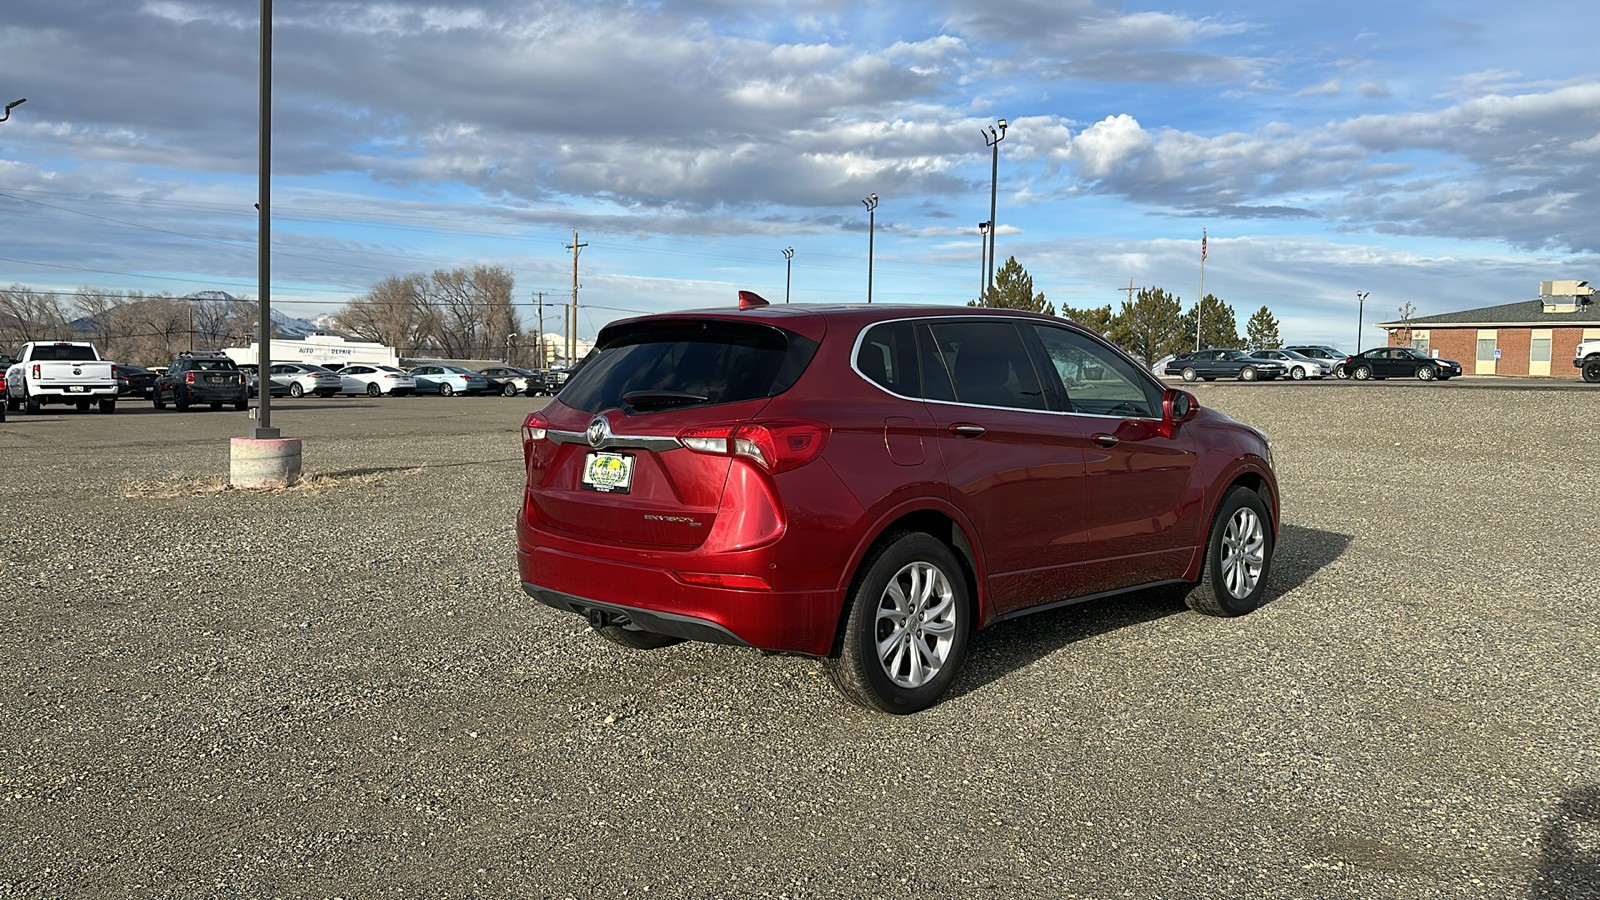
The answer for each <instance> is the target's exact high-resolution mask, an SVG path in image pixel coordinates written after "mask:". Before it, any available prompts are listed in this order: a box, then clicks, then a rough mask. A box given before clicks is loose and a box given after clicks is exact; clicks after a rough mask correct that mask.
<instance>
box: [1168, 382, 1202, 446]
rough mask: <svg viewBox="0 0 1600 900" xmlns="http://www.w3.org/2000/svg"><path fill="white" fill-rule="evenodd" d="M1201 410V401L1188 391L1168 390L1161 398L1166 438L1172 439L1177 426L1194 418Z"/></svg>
mask: <svg viewBox="0 0 1600 900" xmlns="http://www.w3.org/2000/svg"><path fill="white" fill-rule="evenodd" d="M1199 409H1200V401H1198V400H1196V399H1194V395H1193V394H1191V393H1189V392H1188V391H1180V390H1177V389H1175V388H1168V389H1167V392H1166V393H1165V394H1163V395H1162V396H1161V430H1162V432H1163V433H1164V435H1165V436H1166V437H1171V436H1172V433H1173V432H1174V431H1175V430H1177V426H1178V425H1180V424H1182V423H1184V422H1187V421H1189V420H1190V419H1192V418H1194V416H1195V413H1196V412H1198V411H1199Z"/></svg>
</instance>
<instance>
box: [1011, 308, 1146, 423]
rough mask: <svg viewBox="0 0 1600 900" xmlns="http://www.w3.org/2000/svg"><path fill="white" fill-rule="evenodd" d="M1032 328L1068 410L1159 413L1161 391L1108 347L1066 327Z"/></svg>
mask: <svg viewBox="0 0 1600 900" xmlns="http://www.w3.org/2000/svg"><path fill="white" fill-rule="evenodd" d="M1034 329H1035V330H1036V331H1037V332H1038V334H1039V341H1040V343H1042V344H1044V350H1045V353H1046V354H1047V355H1048V356H1049V357H1050V362H1051V363H1052V364H1053V365H1054V366H1055V369H1056V374H1058V375H1060V376H1061V384H1062V386H1063V387H1065V388H1066V391H1067V397H1066V404H1067V408H1068V409H1069V410H1071V411H1072V412H1079V413H1090V414H1093V415H1100V416H1139V417H1142V418H1148V419H1154V418H1159V417H1160V412H1159V410H1160V409H1161V395H1160V392H1159V391H1158V390H1157V389H1156V388H1155V386H1153V385H1151V384H1149V383H1148V382H1147V381H1146V380H1145V379H1143V378H1141V377H1139V375H1138V373H1137V372H1136V371H1135V369H1134V367H1133V366H1131V365H1129V364H1128V361H1127V360H1125V359H1123V358H1122V357H1121V356H1120V355H1119V354H1117V353H1116V352H1115V351H1113V350H1112V349H1111V348H1109V347H1106V346H1104V345H1102V344H1100V343H1099V342H1097V341H1095V340H1094V339H1092V338H1090V337H1087V336H1085V335H1082V334H1079V333H1078V332H1076V331H1072V330H1070V329H1066V328H1056V327H1054V326H1050V325H1036V326H1034Z"/></svg>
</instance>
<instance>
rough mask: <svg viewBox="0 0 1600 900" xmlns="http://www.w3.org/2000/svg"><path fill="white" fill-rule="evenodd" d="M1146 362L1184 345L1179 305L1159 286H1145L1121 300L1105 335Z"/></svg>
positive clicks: (1181, 315)
mask: <svg viewBox="0 0 1600 900" xmlns="http://www.w3.org/2000/svg"><path fill="white" fill-rule="evenodd" d="M1107 337H1109V338H1111V340H1113V341H1115V342H1117V343H1118V344H1119V345H1121V347H1122V349H1124V350H1126V351H1128V352H1129V353H1131V354H1133V355H1134V356H1136V357H1138V358H1139V359H1141V360H1143V361H1144V362H1145V364H1146V365H1150V364H1153V363H1154V362H1155V361H1156V360H1158V359H1160V358H1162V357H1163V356H1166V355H1168V354H1169V353H1175V352H1177V351H1179V350H1182V349H1183V347H1184V333H1183V306H1182V304H1180V303H1179V302H1178V298H1177V297H1174V296H1172V295H1171V294H1169V293H1167V292H1166V291H1164V290H1162V289H1161V288H1157V287H1149V288H1143V289H1141V290H1140V291H1139V294H1138V296H1137V297H1136V298H1135V299H1133V300H1131V301H1129V300H1124V301H1122V309H1121V311H1119V312H1118V313H1117V315H1116V317H1115V318H1114V319H1112V322H1111V331H1110V333H1109V334H1108V335H1107Z"/></svg>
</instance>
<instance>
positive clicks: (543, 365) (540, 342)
mask: <svg viewBox="0 0 1600 900" xmlns="http://www.w3.org/2000/svg"><path fill="white" fill-rule="evenodd" d="M534 296H535V297H537V298H538V310H539V336H538V337H537V338H535V339H534V341H533V346H534V348H535V349H534V352H535V353H537V354H539V357H538V358H539V369H540V370H541V371H543V370H544V369H548V368H550V364H549V363H547V362H545V358H544V291H535V292H534Z"/></svg>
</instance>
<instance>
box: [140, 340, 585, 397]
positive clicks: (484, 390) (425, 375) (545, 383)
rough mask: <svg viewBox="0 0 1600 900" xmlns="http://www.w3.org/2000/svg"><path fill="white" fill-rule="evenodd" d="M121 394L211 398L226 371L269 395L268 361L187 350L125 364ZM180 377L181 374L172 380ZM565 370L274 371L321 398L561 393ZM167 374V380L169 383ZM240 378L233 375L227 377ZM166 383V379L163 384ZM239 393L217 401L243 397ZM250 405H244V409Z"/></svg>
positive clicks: (276, 379)
mask: <svg viewBox="0 0 1600 900" xmlns="http://www.w3.org/2000/svg"><path fill="white" fill-rule="evenodd" d="M117 371H118V393H119V395H121V396H135V397H142V398H146V399H150V400H152V401H154V402H155V405H156V407H157V408H158V409H160V408H164V406H165V405H166V403H168V402H171V403H173V405H174V406H175V407H177V408H178V409H185V408H187V407H188V406H189V405H190V404H192V403H211V402H213V400H212V396H211V395H212V393H214V392H213V391H211V390H210V388H211V387H212V385H213V384H217V383H220V381H219V380H218V378H219V375H218V373H221V372H223V371H226V372H238V373H239V377H240V378H242V380H243V383H244V388H245V392H246V393H245V399H246V401H248V398H249V397H258V396H260V394H261V373H260V367H259V366H257V365H255V364H254V363H235V362H234V361H233V360H231V359H229V358H228V357H226V356H223V355H221V354H216V353H212V354H201V355H196V354H192V353H183V354H180V355H179V357H178V358H177V359H174V360H173V362H172V364H171V365H169V366H152V367H150V368H148V369H146V368H143V367H140V366H131V365H123V366H118V369H117ZM168 375H172V376H174V377H170V378H166V376H168ZM565 375H566V373H565V371H564V370H552V371H551V372H548V373H547V372H540V371H538V370H535V369H523V368H519V367H516V366H490V367H489V368H487V369H485V370H483V371H482V372H474V371H472V370H471V369H468V368H466V367H465V366H458V365H450V364H437V365H424V366H415V367H413V368H411V369H410V370H406V369H402V368H399V367H396V366H387V365H380V364H375V363H349V364H346V365H343V366H337V367H332V366H322V365H316V364H313V363H274V364H273V365H272V367H271V369H270V370H269V372H268V375H267V384H268V391H269V392H270V393H271V394H272V396H274V397H280V396H281V397H295V398H299V397H304V396H306V395H307V394H311V395H313V396H317V397H335V396H339V395H359V396H367V397H384V396H392V397H405V396H409V395H411V394H438V395H440V396H445V397H450V396H454V395H456V394H469V395H470V394H500V395H503V396H507V397H514V396H517V395H524V396H530V397H531V396H536V395H540V394H553V393H554V392H555V391H556V390H559V388H560V385H561V384H562V383H564V382H565ZM163 378H166V381H164V382H163V381H162V379H163ZM226 380H228V381H230V382H232V381H233V380H234V379H233V378H232V376H228V378H227V379H226ZM161 385H165V386H164V387H162V386H161ZM180 398H181V399H180ZM238 402H239V401H237V400H236V399H235V398H233V396H232V395H231V394H229V395H228V396H225V397H221V398H218V399H216V400H215V403H216V405H217V406H220V405H221V404H223V403H238ZM241 408H243V407H241Z"/></svg>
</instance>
